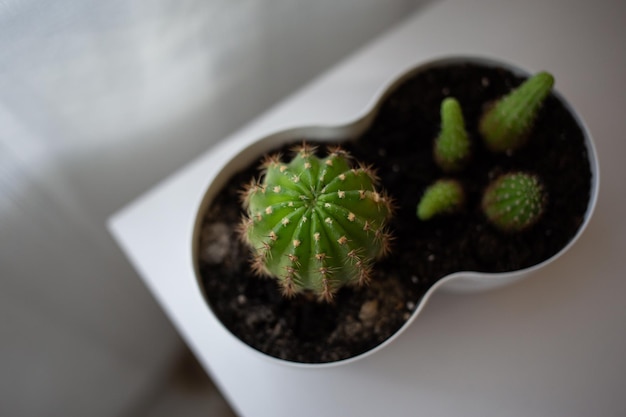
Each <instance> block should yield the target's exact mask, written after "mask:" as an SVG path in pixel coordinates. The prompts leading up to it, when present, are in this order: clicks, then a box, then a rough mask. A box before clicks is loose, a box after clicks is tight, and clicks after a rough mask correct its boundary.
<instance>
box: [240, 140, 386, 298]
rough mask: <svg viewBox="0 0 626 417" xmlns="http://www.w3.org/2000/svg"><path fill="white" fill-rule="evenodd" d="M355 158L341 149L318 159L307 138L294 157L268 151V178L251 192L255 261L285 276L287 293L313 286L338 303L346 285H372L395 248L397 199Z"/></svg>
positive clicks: (247, 222)
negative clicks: (391, 223)
mask: <svg viewBox="0 0 626 417" xmlns="http://www.w3.org/2000/svg"><path fill="white" fill-rule="evenodd" d="M349 159H350V157H349V155H348V154H347V153H346V152H345V151H343V150H342V149H340V148H334V149H331V150H330V153H329V154H328V156H327V157H326V158H318V157H317V156H315V149H314V148H312V147H309V146H307V145H306V144H304V145H302V146H301V147H299V148H298V149H297V150H296V155H295V157H294V158H293V159H292V160H291V161H290V162H288V163H285V162H283V161H281V158H280V155H274V156H271V157H268V158H267V160H266V161H265V163H264V164H263V168H264V174H263V176H262V181H253V182H252V183H251V184H250V186H249V187H248V188H247V189H246V190H245V192H244V208H245V209H246V211H247V216H245V218H244V219H243V222H242V236H243V237H244V239H245V241H246V242H247V243H248V244H249V245H250V247H251V248H252V250H253V252H254V257H253V263H252V267H253V269H254V271H256V272H257V273H259V274H262V275H269V276H273V277H275V278H277V279H278V280H279V282H280V284H281V286H282V289H283V293H284V294H285V295H287V296H291V295H294V294H295V293H298V292H301V291H304V290H310V291H313V292H314V293H316V294H317V295H318V296H319V297H320V298H321V299H323V300H326V301H330V300H331V299H332V298H333V295H334V294H335V292H336V291H337V290H338V289H339V288H340V287H341V286H343V285H346V284H364V283H366V282H367V281H368V280H369V278H370V276H371V271H372V264H373V262H374V260H375V259H376V258H378V257H380V256H382V255H384V254H386V253H387V251H388V250H389V240H390V235H389V233H388V232H387V230H386V228H385V224H386V221H387V219H388V218H389V217H390V215H391V204H390V199H389V198H388V197H387V196H386V195H385V194H384V193H383V192H380V191H377V190H376V188H375V185H376V183H377V178H376V176H375V174H374V172H373V171H372V169H371V168H369V167H365V166H362V165H359V166H358V168H352V165H351V164H350V160H349Z"/></svg>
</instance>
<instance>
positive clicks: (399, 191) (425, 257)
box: [198, 64, 591, 363]
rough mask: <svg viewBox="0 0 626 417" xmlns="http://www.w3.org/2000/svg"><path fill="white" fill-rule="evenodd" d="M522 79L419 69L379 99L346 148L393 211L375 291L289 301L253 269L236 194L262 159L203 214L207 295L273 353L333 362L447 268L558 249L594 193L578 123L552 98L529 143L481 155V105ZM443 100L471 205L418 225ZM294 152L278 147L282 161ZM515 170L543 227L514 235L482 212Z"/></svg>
mask: <svg viewBox="0 0 626 417" xmlns="http://www.w3.org/2000/svg"><path fill="white" fill-rule="evenodd" d="M522 81H523V79H521V78H518V77H516V76H514V75H512V74H510V73H509V72H508V71H506V70H502V69H499V68H490V67H483V66H476V65H473V64H458V65H450V66H446V67H440V68H433V69H430V70H429V71H427V72H422V73H418V74H416V75H415V76H413V77H412V78H410V79H409V80H407V81H405V82H404V83H403V84H402V85H400V86H398V87H397V88H396V89H395V90H394V91H393V92H392V93H391V94H390V95H389V96H388V97H387V98H386V100H385V102H384V104H383V105H382V107H381V109H380V111H379V113H378V115H377V117H376V119H375V121H374V122H373V124H372V126H371V127H370V128H369V130H368V131H367V132H365V133H364V134H363V135H362V136H361V137H359V138H357V139H356V140H353V141H350V142H347V143H343V145H342V146H343V147H344V148H345V149H347V150H348V151H350V153H352V155H353V156H355V159H357V160H359V161H361V162H364V163H366V164H373V165H374V166H375V168H376V169H377V172H378V175H379V176H380V178H381V187H382V188H384V189H385V190H387V192H388V193H389V194H390V195H391V196H392V197H393V198H394V199H395V202H396V205H397V207H398V209H397V212H396V215H395V217H394V218H393V220H392V222H391V223H390V229H391V231H392V232H393V235H394V237H395V240H394V241H393V251H392V253H391V255H389V256H388V257H387V258H385V259H383V260H381V261H379V262H378V263H377V264H376V268H375V272H374V277H373V280H372V283H371V284H370V286H368V287H366V288H344V289H342V290H340V292H339V293H338V295H337V297H336V301H335V302H334V303H333V304H320V303H318V302H316V301H315V300H313V299H311V298H309V297H307V296H305V295H301V296H297V297H295V298H293V299H285V298H283V297H282V296H281V295H280V290H279V288H278V285H277V283H276V282H275V281H274V280H272V279H267V278H258V277H256V276H255V275H254V274H253V273H252V272H251V270H250V267H249V258H250V252H249V249H248V248H247V247H245V246H244V245H243V244H242V243H240V241H239V240H238V238H237V232H236V227H237V224H238V222H239V221H240V218H241V216H242V214H243V212H242V209H241V207H240V200H239V192H240V190H241V189H242V188H243V186H244V184H246V183H248V182H249V181H250V179H251V178H252V177H254V176H258V170H257V168H258V166H259V165H260V160H261V158H262V156H261V155H260V156H259V160H258V161H256V162H254V163H253V164H251V166H250V167H249V168H248V169H246V170H244V171H242V172H240V173H238V174H236V175H235V176H233V177H232V178H231V179H230V181H229V182H228V183H227V184H226V186H225V187H224V188H223V190H222V191H221V192H220V194H219V195H218V196H217V197H216V198H215V200H214V201H213V203H212V206H211V207H210V208H209V209H208V211H207V213H206V215H205V218H204V223H203V228H202V232H201V236H200V240H201V244H200V249H199V251H200V253H199V257H198V258H199V259H200V265H199V269H200V273H201V277H202V282H203V284H204V290H205V294H206V297H207V299H208V301H209V304H210V307H211V308H212V309H213V311H214V312H215V314H216V315H217V316H218V318H219V319H220V320H221V321H222V323H223V324H224V326H225V327H226V328H228V329H229V330H230V331H231V332H232V333H234V334H235V335H236V336H237V337H239V338H240V339H241V340H243V341H244V342H245V343H247V344H248V345H250V346H252V347H254V348H255V349H258V350H260V351H262V352H265V353H267V354H268V355H271V356H274V357H278V358H282V359H286V360H289V361H296V362H306V363H320V362H333V361H337V360H342V359H346V358H350V357H353V356H356V355H358V354H360V353H363V352H365V351H367V350H369V349H371V348H373V347H375V346H377V345H379V344H380V343H381V342H383V341H384V340H386V339H387V338H389V337H390V336H391V335H393V334H394V333H395V332H396V331H397V330H398V329H399V328H400V327H401V326H402V325H403V324H404V323H405V322H406V320H407V319H408V318H409V317H410V315H411V313H412V311H413V310H414V309H415V307H416V306H417V305H418V304H419V302H420V299H421V297H422V296H423V294H424V293H425V292H426V291H427V290H428V288H430V287H431V286H432V285H433V284H434V283H435V282H436V281H437V280H439V279H441V278H442V277H444V276H446V275H448V274H450V273H452V272H456V271H461V270H465V271H467V270H472V271H483V272H503V271H511V270H516V269H520V268H525V267H528V266H532V265H534V264H537V263H539V262H541V261H543V260H545V259H547V258H549V257H550V256H552V255H554V254H555V253H556V252H558V251H559V250H560V249H561V248H562V247H563V246H564V245H566V244H567V242H568V241H570V240H571V239H572V237H573V236H574V235H575V233H576V231H577V229H578V227H579V226H580V224H581V223H582V222H583V219H584V214H585V211H586V208H587V202H588V199H589V195H590V185H591V172H590V167H589V161H588V155H587V150H586V148H585V145H584V137H583V133H582V131H581V129H580V127H579V126H578V124H577V122H576V121H575V119H573V117H572V116H571V115H570V114H569V112H568V111H567V109H566V108H565V107H564V106H563V105H562V104H561V102H560V101H559V100H558V99H557V98H555V97H553V96H551V97H549V98H548V100H547V102H546V103H545V105H544V106H543V108H542V109H541V111H540V114H539V116H538V118H537V121H536V123H535V129H534V130H533V133H532V134H531V136H530V138H529V140H528V143H527V146H526V147H525V148H523V149H522V150H520V151H517V152H515V153H513V154H510V155H494V154H491V153H490V152H488V151H486V150H485V148H484V147H483V146H482V144H481V141H480V136H479V134H478V132H477V120H478V118H479V115H480V113H481V112H482V109H483V108H484V106H486V105H488V103H489V102H490V101H492V100H494V99H496V98H498V97H500V96H502V95H503V94H505V93H507V92H509V91H510V90H511V89H512V88H514V87H516V86H518V85H519V84H520V83H521V82H522ZM448 96H452V97H455V98H457V99H458V100H459V102H460V104H461V107H462V109H463V112H464V117H465V120H466V127H467V130H468V132H469V134H470V137H471V140H472V146H473V149H472V161H471V163H470V164H469V166H468V168H467V169H465V170H464V171H463V172H462V173H461V174H458V175H457V176H456V177H457V178H458V179H460V180H461V181H462V183H463V184H464V186H465V188H466V192H467V199H466V205H465V208H464V210H463V211H462V212H461V213H459V214H455V215H450V216H446V217H441V218H439V219H435V220H431V221H428V222H422V221H419V220H418V219H417V217H416V215H415V210H416V206H417V203H418V201H419V199H420V197H421V194H422V193H423V191H424V189H425V188H426V186H428V185H429V184H430V183H432V182H433V181H434V180H436V179H438V178H440V177H442V176H444V175H443V173H442V172H441V171H440V169H439V168H438V167H437V166H436V165H435V164H434V162H433V159H432V143H433V138H434V137H435V136H436V135H437V133H438V129H439V123H440V116H439V106H440V103H441V101H442V100H443V99H444V98H445V97H448ZM306 139H307V138H298V142H297V143H301V142H302V141H303V140H306ZM337 139H338V142H342V139H343V138H337ZM309 142H310V141H309ZM293 145H294V143H290V144H287V145H285V146H284V147H283V148H281V149H277V150H276V151H281V152H283V154H287V155H289V154H290V152H289V149H290V148H291V147H292V146H293ZM320 148H322V149H323V148H324V146H320ZM511 170H524V171H529V172H534V173H537V174H538V175H539V176H540V177H541V179H542V180H543V182H544V185H545V188H546V190H547V192H548V195H549V197H548V200H547V207H546V210H545V213H544V215H543V217H542V218H541V220H540V221H539V222H538V223H536V224H535V225H534V226H533V227H532V228H531V229H530V230H527V231H525V232H523V233H518V234H507V233H502V232H499V231H497V230H495V229H494V228H493V227H492V226H491V225H489V224H488V223H486V221H485V218H484V216H483V214H482V213H481V211H480V207H479V202H480V199H481V195H482V191H483V190H484V188H485V186H486V184H487V183H488V182H489V181H490V179H492V178H494V177H495V176H497V175H498V174H500V173H503V172H508V171H511Z"/></svg>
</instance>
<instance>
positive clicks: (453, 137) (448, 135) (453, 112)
mask: <svg viewBox="0 0 626 417" xmlns="http://www.w3.org/2000/svg"><path fill="white" fill-rule="evenodd" d="M433 153H434V156H435V162H437V165H439V167H440V168H441V169H443V170H444V171H445V172H455V171H459V170H461V169H462V168H464V167H465V164H466V163H467V161H468V159H469V156H470V141H469V137H468V135H467V131H466V130H465V121H464V120H463V112H462V111H461V106H460V104H459V102H458V101H457V100H456V99H455V98H453V97H448V98H446V99H445V100H443V101H442V102H441V129H440V132H439V136H437V138H436V139H435V146H434V150H433Z"/></svg>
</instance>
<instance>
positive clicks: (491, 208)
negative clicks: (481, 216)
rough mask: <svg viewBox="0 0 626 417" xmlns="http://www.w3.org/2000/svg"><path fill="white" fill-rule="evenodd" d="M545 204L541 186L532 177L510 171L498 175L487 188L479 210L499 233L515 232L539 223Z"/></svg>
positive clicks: (535, 177) (535, 178)
mask: <svg viewBox="0 0 626 417" xmlns="http://www.w3.org/2000/svg"><path fill="white" fill-rule="evenodd" d="M545 201H546V197H545V192H544V187H543V185H542V184H541V182H540V181H539V178H538V177H537V176H536V175H532V174H528V173H523V172H513V173H508V174H503V175H501V176H499V177H498V178H496V179H495V180H494V181H493V182H492V183H491V184H490V185H489V186H488V187H487V189H486V191H485V193H484V195H483V200H482V208H483V211H484V213H485V215H486V216H487V219H489V221H490V222H491V223H492V224H493V225H494V226H496V227H497V228H499V229H500V230H503V231H506V232H519V231H523V230H525V229H527V228H529V227H530V226H532V225H533V224H535V223H536V222H537V220H539V218H540V217H541V215H542V214H543V211H544V209H545Z"/></svg>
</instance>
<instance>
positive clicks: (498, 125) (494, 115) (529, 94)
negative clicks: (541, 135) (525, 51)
mask: <svg viewBox="0 0 626 417" xmlns="http://www.w3.org/2000/svg"><path fill="white" fill-rule="evenodd" d="M553 85H554V77H553V76H552V75H551V74H549V73H547V72H540V73H538V74H536V75H534V76H532V77H531V78H529V79H528V80H526V81H525V82H524V83H523V84H522V85H520V86H519V87H517V88H516V89H515V90H513V91H511V92H510V93H509V94H508V95H506V96H504V97H502V98H501V99H499V100H498V101H497V102H495V103H494V104H493V105H492V106H491V107H490V108H489V109H488V110H487V111H486V112H485V113H484V114H483V116H482V118H481V119H480V123H479V130H480V133H481V135H482V137H483V140H484V142H485V145H486V146H487V148H488V149H490V150H491V151H493V152H507V151H514V150H517V149H519V148H520V147H522V146H523V145H524V144H525V143H526V140H527V138H528V134H529V133H530V130H531V129H532V127H533V124H534V122H535V118H536V116H537V113H538V112H539V109H540V108H541V105H542V104H543V102H544V100H545V99H546V97H548V95H549V94H550V90H551V89H552V86H553Z"/></svg>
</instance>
